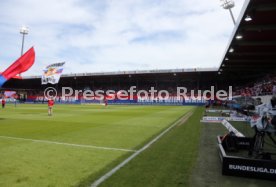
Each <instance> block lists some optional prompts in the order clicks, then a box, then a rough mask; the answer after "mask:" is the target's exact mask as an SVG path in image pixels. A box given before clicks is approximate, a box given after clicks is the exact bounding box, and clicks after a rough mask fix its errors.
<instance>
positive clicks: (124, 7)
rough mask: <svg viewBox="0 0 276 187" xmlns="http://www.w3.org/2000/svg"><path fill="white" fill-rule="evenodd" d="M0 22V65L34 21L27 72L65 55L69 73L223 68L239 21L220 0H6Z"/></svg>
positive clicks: (28, 40) (39, 71)
mask: <svg viewBox="0 0 276 187" xmlns="http://www.w3.org/2000/svg"><path fill="white" fill-rule="evenodd" d="M243 2H244V0H235V3H236V7H235V8H234V9H233V12H234V16H235V17H236V18H237V17H238V15H239V13H240V10H241V8H242V5H243ZM0 21H1V23H0V41H1V43H0V71H3V70H4V69H5V68H7V67H8V66H9V65H10V64H11V63H12V62H14V61H15V60H16V59H17V58H18V57H19V56H20V52H21V42H22V35H20V33H19V29H20V27H21V26H22V25H26V26H28V27H29V34H28V35H27V36H26V38H25V48H24V50H25V51H26V50H27V49H28V48H30V47H31V46H34V47H35V51H36V61H35V64H34V66H33V67H32V68H31V69H30V70H29V71H28V72H26V73H24V75H40V74H42V69H43V68H44V67H45V66H46V65H49V64H51V63H55V62H61V61H66V66H65V73H79V72H106V71H125V70H148V69H174V68H196V67H218V66H219V64H220V60H221V58H222V56H223V53H224V50H225V48H226V46H227V43H228V41H229V37H230V34H231V32H232V30H233V28H234V26H233V23H232V20H231V18H230V14H229V12H228V11H226V10H224V9H222V8H221V7H220V1H219V0H47V1H46V0H7V1H3V0H1V1H0Z"/></svg>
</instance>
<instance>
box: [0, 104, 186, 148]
mask: <svg viewBox="0 0 276 187" xmlns="http://www.w3.org/2000/svg"><path fill="white" fill-rule="evenodd" d="M23 106H26V105H23ZM34 106H35V108H39V107H43V106H39V105H34ZM58 107H60V108H62V109H63V108H66V109H67V108H70V107H73V108H76V107H77V106H75V105H71V106H70V105H69V106H66V105H59V106H58ZM79 107H83V108H84V110H86V109H87V108H98V107H99V106H78V108H79ZM121 107H122V108H124V109H125V110H122V111H121V113H117V109H120V110H121ZM133 107H134V109H133ZM141 108H142V109H141ZM141 108H139V107H137V106H128V107H126V106H109V108H99V109H98V110H99V111H101V112H102V113H101V115H99V114H95V113H91V114H85V113H84V114H83V113H82V112H81V111H82V109H81V108H80V109H79V110H78V111H79V113H78V115H77V116H75V115H76V114H75V112H74V111H73V112H72V111H70V110H69V112H60V111H57V110H55V113H54V116H52V117H49V116H47V113H45V114H43V115H41V114H40V113H35V112H40V111H37V110H34V111H33V114H28V115H26V114H18V115H17V114H14V110H13V108H10V110H7V111H6V110H3V113H2V114H3V115H2V116H3V117H5V118H4V119H3V120H1V124H0V135H2V136H11V137H22V138H30V139H38V140H39V139H40V140H49V141H57V142H65V143H71V144H83V145H94V146H100V147H120V148H123V149H137V146H138V145H140V144H141V142H145V140H148V139H149V138H151V137H152V136H153V135H154V134H156V133H157V132H160V131H161V130H162V129H164V128H166V127H167V126H168V125H169V124H171V123H172V122H173V121H174V120H175V119H176V118H178V117H179V116H181V115H182V114H183V113H185V112H187V111H188V110H189V109H190V107H163V106H162V107H148V108H147V107H144V106H142V107H141ZM136 109H137V110H136ZM17 110H19V107H18V108H16V110H15V111H17ZM107 110H113V111H115V113H107V114H106V113H105V112H106V111H107ZM135 110H136V113H137V114H135ZM20 111H21V112H22V110H19V113H20ZM23 111H25V110H23ZM129 111H131V113H134V114H132V115H130V114H128V112H129ZM17 112H18V111H17ZM71 113H73V114H75V115H74V116H70V114H71ZM141 113H142V114H141ZM64 114H66V115H68V117H64V116H63V115H64ZM103 138H104V139H103ZM126 139H127V141H126Z"/></svg>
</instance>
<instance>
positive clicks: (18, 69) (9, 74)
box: [0, 47, 35, 87]
mask: <svg viewBox="0 0 276 187" xmlns="http://www.w3.org/2000/svg"><path fill="white" fill-rule="evenodd" d="M34 61H35V51H34V48H33V47H32V48H30V49H29V50H28V51H27V52H26V53H24V54H23V55H22V56H21V57H20V58H19V59H17V60H16V61H15V62H14V63H13V64H12V65H10V67H8V68H7V69H6V70H5V71H4V72H3V73H1V74H0V87H1V86H2V85H3V84H4V83H5V82H6V81H7V80H9V79H10V78H13V77H15V76H16V75H18V74H20V73H23V72H25V71H27V70H28V69H30V67H32V65H33V64H34Z"/></svg>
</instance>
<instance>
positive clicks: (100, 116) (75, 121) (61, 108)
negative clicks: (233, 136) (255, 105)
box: [0, 104, 193, 187]
mask: <svg viewBox="0 0 276 187" xmlns="http://www.w3.org/2000/svg"><path fill="white" fill-rule="evenodd" d="M192 109H193V107H180V106H166V107H164V106H108V107H107V108H105V107H104V106H99V105H56V106H55V108H54V115H53V116H48V115H47V106H46V105H27V104H23V105H18V106H17V107H16V108H15V107H14V106H13V105H7V107H6V108H5V109H1V110H0V161H1V162H0V186H1V187H6V186H7V187H10V186H28V187H29V186H39V187H42V186H48V187H51V186H59V187H61V186H80V185H81V186H82V185H84V186H85V185H88V184H89V183H91V182H93V181H94V180H95V179H97V178H98V177H99V176H101V175H102V174H104V173H105V172H106V171H108V170H110V169H111V168H112V167H114V166H115V165H117V164H118V163H119V162H121V161H122V160H123V159H125V158H126V157H128V156H129V155H131V154H133V152H134V151H136V150H138V149H139V148H141V147H142V146H143V145H144V144H145V143H147V142H148V141H149V140H151V139H152V138H153V137H154V136H156V135H157V134H159V133H160V132H161V131H162V130H164V129H166V128H167V127H168V126H170V125H171V124H173V123H174V122H175V121H176V120H177V119H179V118H180V117H181V116H183V115H184V114H185V113H187V112H188V111H191V110H192ZM178 136H180V135H178Z"/></svg>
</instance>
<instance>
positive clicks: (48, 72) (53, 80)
mask: <svg viewBox="0 0 276 187" xmlns="http://www.w3.org/2000/svg"><path fill="white" fill-rule="evenodd" d="M64 64H65V62H59V63H54V64H50V65H49V66H47V67H46V68H45V69H44V70H43V74H42V77H41V84H47V83H50V84H57V83H58V82H59V79H60V76H61V74H62V71H63V66H64Z"/></svg>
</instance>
